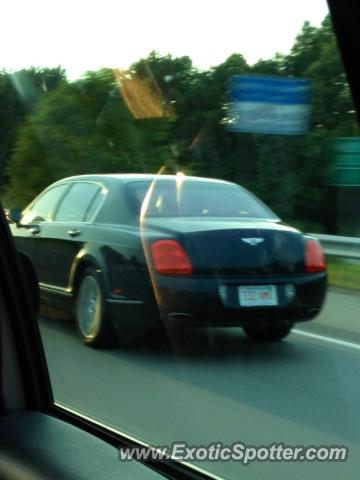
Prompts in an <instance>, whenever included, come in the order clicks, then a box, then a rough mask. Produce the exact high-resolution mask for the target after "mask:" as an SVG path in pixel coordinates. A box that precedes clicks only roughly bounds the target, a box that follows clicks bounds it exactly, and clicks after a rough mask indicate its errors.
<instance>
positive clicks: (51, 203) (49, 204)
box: [21, 183, 69, 225]
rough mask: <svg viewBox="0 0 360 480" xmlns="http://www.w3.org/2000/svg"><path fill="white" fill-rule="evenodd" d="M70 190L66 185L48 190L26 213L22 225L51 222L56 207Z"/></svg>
mask: <svg viewBox="0 0 360 480" xmlns="http://www.w3.org/2000/svg"><path fill="white" fill-rule="evenodd" d="M68 188H69V185H68V184H66V183H65V184H63V185H57V186H56V187H53V188H50V189H49V190H47V191H46V192H45V193H43V195H41V197H39V199H38V200H35V202H34V204H33V205H32V206H31V207H30V208H29V209H28V210H27V211H25V213H24V216H23V219H22V222H21V223H23V224H24V225H26V224H28V223H36V222H45V221H47V220H49V219H50V216H51V214H52V212H53V211H54V210H55V208H56V205H57V204H58V202H59V200H60V199H61V197H62V196H63V195H64V193H65V192H66V190H67V189H68Z"/></svg>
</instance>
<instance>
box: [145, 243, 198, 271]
mask: <svg viewBox="0 0 360 480" xmlns="http://www.w3.org/2000/svg"><path fill="white" fill-rule="evenodd" d="M151 256H152V260H153V264H154V267H155V270H156V271H157V272H158V273H162V274H164V275H190V274H191V273H192V265H191V262H190V260H189V258H188V256H187V255H186V252H185V251H184V249H183V248H182V246H181V245H180V244H179V243H178V242H177V241H176V240H157V241H155V242H153V244H152V245H151Z"/></svg>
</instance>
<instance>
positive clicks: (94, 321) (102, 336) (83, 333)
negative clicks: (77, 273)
mask: <svg viewBox="0 0 360 480" xmlns="http://www.w3.org/2000/svg"><path fill="white" fill-rule="evenodd" d="M75 322H76V328H77V331H78V334H79V335H80V337H81V339H82V341H83V342H84V343H85V344H86V345H88V346H90V347H95V348H100V347H106V346H109V345H110V339H111V324H110V322H109V321H108V319H107V317H106V312H105V301H104V293H103V288H102V285H101V281H100V279H99V274H98V273H97V272H96V270H95V269H94V268H87V269H86V270H85V271H84V272H83V273H82V274H81V277H80V279H79V281H78V284H77V288H76V299H75Z"/></svg>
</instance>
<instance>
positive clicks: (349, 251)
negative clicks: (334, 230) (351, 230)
mask: <svg viewBox="0 0 360 480" xmlns="http://www.w3.org/2000/svg"><path fill="white" fill-rule="evenodd" d="M309 235H311V236H313V237H315V238H317V239H318V240H319V241H320V243H321V245H322V247H323V249H324V252H325V254H327V255H335V256H338V257H344V258H349V259H350V258H354V259H358V260H360V238H358V237H338V236H335V235H324V234H320V233H309Z"/></svg>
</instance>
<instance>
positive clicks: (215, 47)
mask: <svg viewBox="0 0 360 480" xmlns="http://www.w3.org/2000/svg"><path fill="white" fill-rule="evenodd" d="M327 11H328V8H327V4H326V1H325V0H97V1H94V0H2V2H1V10H0V12H1V15H0V45H1V48H0V68H5V69H6V70H8V71H16V70H19V69H21V68H26V67H29V66H35V67H56V66H59V65H60V66H62V67H63V68H65V70H66V71H67V75H68V77H69V78H70V79H76V78H78V77H80V76H81V74H82V73H84V72H85V71H88V70H97V69H99V68H101V67H111V68H127V67H128V66H129V65H131V63H133V62H135V61H136V60H138V59H139V58H144V57H146V56H147V55H148V54H149V53H150V51H151V50H156V51H158V52H159V53H160V54H167V53H170V54H172V55H173V56H182V55H189V56H190V57H191V58H192V60H193V64H194V65H195V66H196V67H198V68H200V69H207V68H209V67H210V66H213V65H218V64H219V63H221V62H223V61H224V60H226V58H227V57H228V56H229V55H231V54H232V53H242V54H243V55H244V57H245V58H246V60H247V62H248V63H249V64H253V63H255V62H256V61H257V60H259V59H260V58H264V59H266V58H271V57H272V56H273V55H274V53H276V52H280V53H287V52H289V50H290V49H291V47H292V45H293V42H294V39H295V37H296V35H297V34H298V33H299V31H300V29H301V26H302V24H303V22H304V21H305V20H309V21H310V23H311V24H313V25H315V26H319V25H320V23H321V21H322V20H323V19H324V17H325V15H326V14H327Z"/></svg>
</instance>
